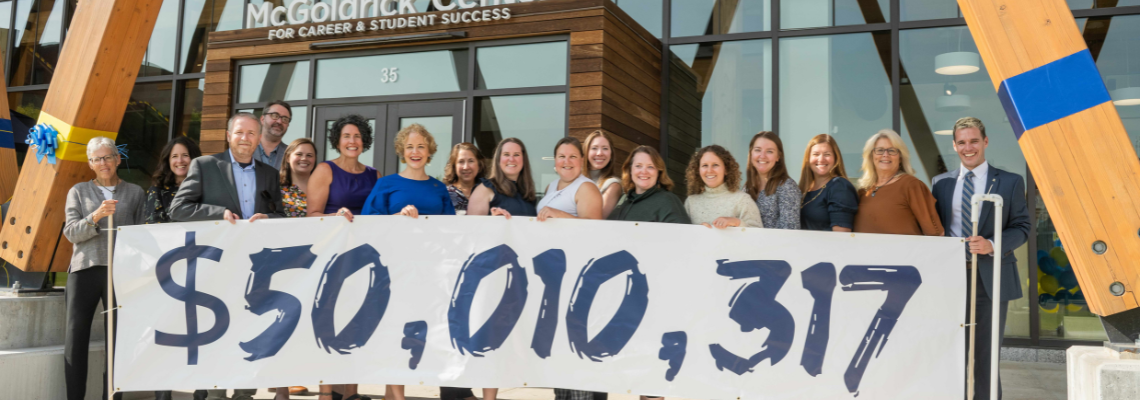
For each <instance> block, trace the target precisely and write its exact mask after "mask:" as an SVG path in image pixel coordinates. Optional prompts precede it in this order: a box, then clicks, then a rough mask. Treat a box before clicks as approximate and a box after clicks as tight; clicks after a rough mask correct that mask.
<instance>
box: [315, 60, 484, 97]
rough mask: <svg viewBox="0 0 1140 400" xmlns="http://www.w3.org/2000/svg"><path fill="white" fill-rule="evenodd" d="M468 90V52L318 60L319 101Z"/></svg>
mask: <svg viewBox="0 0 1140 400" xmlns="http://www.w3.org/2000/svg"><path fill="white" fill-rule="evenodd" d="M464 89H467V50H439V51H425V52H419V53H401V54H383V55H375V56H365V57H346V58H332V59H325V60H317V95H316V97H317V98H318V99H329V98H339V97H359V96H389V95H397V94H410V93H441V92H455V91H459V90H464Z"/></svg>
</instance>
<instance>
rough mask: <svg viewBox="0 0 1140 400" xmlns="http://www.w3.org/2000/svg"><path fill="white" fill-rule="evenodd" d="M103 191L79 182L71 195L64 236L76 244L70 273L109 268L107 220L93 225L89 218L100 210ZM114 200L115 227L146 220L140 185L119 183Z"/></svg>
mask: <svg viewBox="0 0 1140 400" xmlns="http://www.w3.org/2000/svg"><path fill="white" fill-rule="evenodd" d="M106 199H107V198H105V197H103V192H102V191H101V190H99V188H97V187H95V183H94V182H92V181H87V182H79V183H77V184H75V186H72V187H71V190H69V191H68V192H67V203H66V206H65V208H64V213H65V216H66V218H67V220H66V222H65V223H64V225H63V236H65V237H67V240H68V241H71V243H72V253H71V266H70V267H69V268H68V270H67V272H76V271H80V270H84V269H87V268H91V267H94V266H98V265H107V231H106V229H107V222H108V221H107V218H103V219H101V220H99V222H98V223H96V225H97V226H91V225H90V224H88V223H87V221H88V220H87V217H88V216H89V215H91V213H94V212H95V210H97V209H99V206H100V205H102V204H103V201H104V200H106ZM111 199H112V200H118V201H119V203H118V204H116V205H115V226H116V227H118V226H127V225H139V224H142V223H143V222H144V221H146V210H145V208H144V207H143V203H145V202H146V192H144V191H143V189H142V188H141V187H139V186H138V185H136V184H133V183H130V182H126V181H123V180H121V179H120V180H119V184H118V185H116V186H115V194H114V195H112V196H111Z"/></svg>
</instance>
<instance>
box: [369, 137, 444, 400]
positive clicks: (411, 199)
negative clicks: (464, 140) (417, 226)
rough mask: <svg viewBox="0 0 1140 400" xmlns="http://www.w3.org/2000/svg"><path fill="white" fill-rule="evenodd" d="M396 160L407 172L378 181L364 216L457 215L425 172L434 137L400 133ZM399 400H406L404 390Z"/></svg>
mask: <svg viewBox="0 0 1140 400" xmlns="http://www.w3.org/2000/svg"><path fill="white" fill-rule="evenodd" d="M393 142H394V143H393V144H394V145H395V150H396V156H397V157H399V158H400V162H401V163H404V164H407V168H404V170H403V171H400V173H398V174H392V175H388V176H385V177H383V178H380V180H378V181H376V187H374V188H372V194H370V195H368V199H367V200H365V201H364V210H363V214H364V215H404V216H408V217H412V218H418V217H419V216H420V215H421V214H423V215H455V207H454V206H452V205H451V195H450V194H448V193H447V186H446V185H444V184H443V182H440V181H439V180H438V179H435V178H432V177H431V176H429V175H428V174H427V171H426V168H427V165H428V163H430V162H431V158H432V156H434V155H435V152H436V150H437V149H438V145H437V144H436V142H435V137H433V136H432V135H431V133H430V132H428V131H427V128H424V126H423V125H420V124H411V125H408V126H407V127H406V128H404V129H401V130H400V132H399V133H397V134H396V139H395V140H394V141H393ZM400 389H401V394H400V395H399V396H398V398H397V400H403V397H404V396H403V393H402V390H403V387H402V386H401V387H400Z"/></svg>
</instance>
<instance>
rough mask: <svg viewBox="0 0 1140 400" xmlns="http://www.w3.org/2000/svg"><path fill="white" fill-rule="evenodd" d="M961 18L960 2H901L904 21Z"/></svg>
mask: <svg viewBox="0 0 1140 400" xmlns="http://www.w3.org/2000/svg"><path fill="white" fill-rule="evenodd" d="M1070 1H1071V0H1070ZM960 16H961V15H959V14H958V2H956V1H946V0H899V19H900V20H903V21H918V20H923V19H942V18H958V17H960Z"/></svg>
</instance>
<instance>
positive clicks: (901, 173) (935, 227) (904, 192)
mask: <svg viewBox="0 0 1140 400" xmlns="http://www.w3.org/2000/svg"><path fill="white" fill-rule="evenodd" d="M862 171H863V177H862V178H859V212H858V213H857V214H855V232H866V233H893V234H900V235H927V236H942V222H941V221H940V220H939V219H938V210H937V209H936V208H934V195H933V194H931V193H930V189H929V188H927V187H926V184H925V183H923V182H922V181H921V180H919V179H918V178H916V177H914V169H913V168H911V166H910V153H909V152H908V151H907V150H906V145H905V144H903V141H902V138H901V137H899V134H898V133H895V131H892V130H890V129H883V130H881V131H879V133H876V134H874V135H872V136H871V138H870V139H867V143H866V144H865V145H863V169H862Z"/></svg>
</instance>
